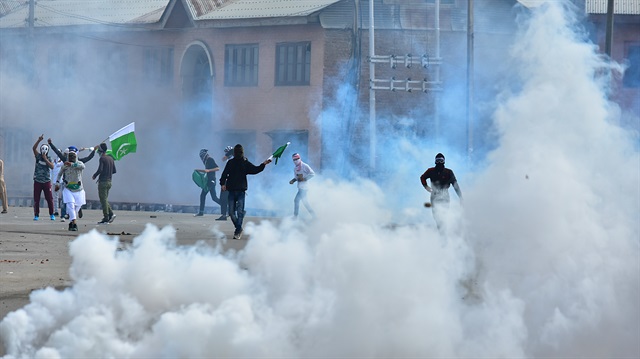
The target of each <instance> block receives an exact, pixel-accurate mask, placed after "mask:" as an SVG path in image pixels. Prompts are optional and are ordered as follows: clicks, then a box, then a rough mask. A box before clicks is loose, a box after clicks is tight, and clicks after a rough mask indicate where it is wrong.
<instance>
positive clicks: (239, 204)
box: [227, 191, 246, 233]
mask: <svg viewBox="0 0 640 359" xmlns="http://www.w3.org/2000/svg"><path fill="white" fill-rule="evenodd" d="M227 192H228V194H229V217H231V222H233V225H234V226H235V227H236V231H235V233H240V232H242V221H244V214H245V213H246V212H245V210H244V198H245V192H244V191H227Z"/></svg>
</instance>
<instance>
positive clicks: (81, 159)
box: [78, 147, 97, 162]
mask: <svg viewBox="0 0 640 359" xmlns="http://www.w3.org/2000/svg"><path fill="white" fill-rule="evenodd" d="M96 148H97V147H94V148H93V150H91V153H89V155H88V156H87V157H84V158H80V159H78V160H79V161H80V162H89V161H91V159H92V158H93V156H94V155H95V154H96Z"/></svg>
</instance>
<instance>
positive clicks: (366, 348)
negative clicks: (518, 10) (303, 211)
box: [0, 2, 640, 358]
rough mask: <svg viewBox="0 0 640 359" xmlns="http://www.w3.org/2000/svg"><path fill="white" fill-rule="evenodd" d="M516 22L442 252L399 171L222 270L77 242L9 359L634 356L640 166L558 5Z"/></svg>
mask: <svg viewBox="0 0 640 359" xmlns="http://www.w3.org/2000/svg"><path fill="white" fill-rule="evenodd" d="M525 20H526V21H525V22H524V25H523V30H522V32H521V33H520V35H519V37H518V41H517V43H516V45H515V46H514V48H513V52H512V58H511V66H514V67H515V69H517V73H518V74H519V75H520V78H519V79H518V81H519V83H518V84H519V86H517V88H518V89H519V90H518V91H517V92H513V93H508V94H505V95H504V96H502V97H501V98H504V99H505V101H504V102H503V103H500V104H499V105H498V109H497V111H496V113H495V116H494V119H495V125H496V128H497V129H498V131H499V133H500V141H499V144H498V146H497V148H496V150H495V151H493V152H491V154H490V155H489V156H488V158H487V160H486V163H485V166H484V167H483V168H481V169H478V170H476V171H475V172H474V173H465V174H464V175H462V176H460V175H458V177H459V181H460V183H461V186H462V190H463V193H464V195H465V202H464V210H462V209H461V208H459V207H457V206H452V207H453V209H454V211H453V212H454V213H453V215H452V219H451V223H449V225H450V228H451V230H450V231H449V232H447V233H446V234H445V235H441V234H440V233H438V231H437V230H435V228H434V226H433V224H432V222H431V217H430V214H429V213H428V212H424V211H425V209H424V208H420V207H421V203H420V202H422V201H421V200H420V199H419V198H418V197H419V196H417V195H416V191H418V190H421V188H419V187H418V186H417V183H418V176H419V172H420V171H422V170H424V169H423V168H420V169H419V170H418V169H416V168H415V165H414V166H413V167H411V166H407V167H404V166H403V165H402V164H401V163H400V165H399V170H398V173H399V174H398V177H397V178H396V179H399V180H398V181H397V182H396V184H397V185H396V186H394V187H391V188H386V187H379V186H378V184H376V183H373V182H371V181H368V180H363V179H355V180H353V181H335V180H329V179H326V178H325V179H322V178H317V179H314V181H313V182H310V183H309V184H310V186H311V187H310V191H309V192H310V201H311V203H313V204H314V205H315V210H316V212H317V214H318V218H317V220H316V221H314V222H311V223H310V224H307V225H305V224H301V223H300V222H293V221H289V220H286V219H285V220H284V221H282V222H281V223H280V224H278V225H276V224H274V223H272V222H269V221H264V222H261V223H258V224H249V225H248V226H247V229H246V232H247V233H248V234H250V235H251V240H250V241H249V242H248V245H247V247H246V248H245V249H244V250H243V251H240V252H238V253H221V252H220V251H219V250H218V249H216V248H218V247H215V246H210V245H209V244H208V243H207V242H202V243H200V244H198V245H196V246H189V247H181V246H177V245H176V244H175V241H174V239H173V238H174V233H173V230H172V229H171V228H169V227H167V228H164V229H161V230H159V229H157V228H155V227H152V226H148V227H147V229H146V230H145V231H144V233H143V234H141V235H140V236H139V237H138V238H136V239H135V240H134V243H133V245H132V247H131V248H129V249H128V250H126V251H117V250H116V248H117V241H116V240H114V239H113V238H107V237H105V236H103V235H100V234H98V233H97V232H91V233H89V234H86V235H82V236H80V237H78V238H77V239H76V240H75V241H74V242H72V243H71V246H70V253H71V255H72V256H73V264H72V267H71V275H72V278H73V280H74V285H73V287H70V288H68V289H66V290H64V291H62V292H59V291H55V290H53V289H52V288H48V289H44V290H40V291H36V292H34V293H33V294H32V296H31V303H30V304H28V305H27V306H25V307H24V308H22V309H20V310H18V311H16V312H13V313H10V314H9V315H7V317H6V318H5V319H4V320H3V321H2V322H1V323H0V334H1V336H2V339H3V341H4V343H5V345H6V347H7V353H8V357H9V358H43V357H49V358H56V357H57V358H65V357H119V358H126V357H210V356H215V357H323V358H326V357H379V358H386V357H460V358H469V357H474V358H478V357H508V358H524V357H536V358H541V357H554V358H559V357H638V356H640V348H639V346H638V335H639V333H640V324H639V323H640V308H639V307H638V305H637V304H638V302H639V300H640V284H639V283H640V281H639V275H640V268H639V253H640V252H639V247H640V243H639V237H640V236H639V234H640V228H639V223H638V218H637V214H638V213H640V189H639V186H638V184H639V183H640V178H639V171H638V163H639V160H640V156H639V154H638V152H637V149H636V148H635V147H634V143H633V140H632V139H631V138H630V136H629V135H628V134H627V133H625V132H624V131H623V130H621V129H620V128H618V127H616V126H615V125H612V121H611V120H612V118H611V114H612V113H615V109H613V108H612V107H613V106H614V105H613V104H612V103H610V102H608V101H607V98H606V96H605V93H606V91H605V90H606V88H605V87H604V85H605V84H603V83H602V82H601V81H600V80H599V79H598V77H597V76H595V75H596V74H597V73H599V71H600V70H601V69H606V68H608V67H609V66H610V64H609V63H608V62H607V61H606V59H604V58H602V57H600V56H599V55H598V54H597V53H596V49H595V47H594V46H593V45H592V44H590V43H588V42H587V41H585V40H584V38H583V37H581V34H580V32H579V27H577V23H576V22H575V19H574V18H573V16H572V13H571V12H570V11H568V9H567V8H566V7H563V6H562V5H561V4H559V3H558V2H550V3H547V4H546V5H545V6H541V7H539V8H537V9H536V10H535V11H534V12H533V13H532V15H531V17H530V18H528V19H525ZM594 79H595V80H594ZM513 88H515V87H512V88H511V89H513ZM398 147H400V148H403V149H406V150H407V153H412V155H414V156H416V158H417V157H418V156H421V157H420V158H421V159H424V158H432V157H433V154H431V153H429V154H428V155H427V153H428V149H424V148H418V147H416V146H415V143H413V144H412V143H409V142H403V143H401V144H399V145H398ZM410 151H413V152H410ZM434 153H435V152H434ZM423 155H424V156H423ZM446 155H447V164H448V165H449V166H451V163H456V162H455V161H456V156H455V155H454V154H451V156H449V154H448V153H446ZM410 157H411V156H409V158H408V161H407V162H409V163H411V162H412V161H411V158H410ZM450 159H451V160H450ZM397 162H401V161H397ZM415 162H417V160H416V161H415ZM453 168H454V170H455V167H453ZM412 182H416V186H415V187H417V189H415V188H411V187H412V185H411V183H412ZM407 188H409V189H407ZM394 196H405V198H408V199H407V200H406V203H412V202H413V201H415V202H417V203H416V205H415V206H414V208H417V209H416V210H415V212H411V211H409V210H407V211H404V212H399V211H396V210H393V208H394V207H393V206H390V205H389V203H390V202H389V201H390V200H391V199H392V197H394ZM425 197H426V195H425ZM454 198H455V197H454ZM453 202H454V203H455V199H454V200H453ZM452 204H453V203H452ZM407 207H409V205H407ZM420 211H422V212H420ZM398 212H399V213H401V215H399V214H398ZM398 217H403V218H402V220H399V221H398V220H397V219H398ZM392 221H393V222H395V223H396V225H389V223H391V222H392Z"/></svg>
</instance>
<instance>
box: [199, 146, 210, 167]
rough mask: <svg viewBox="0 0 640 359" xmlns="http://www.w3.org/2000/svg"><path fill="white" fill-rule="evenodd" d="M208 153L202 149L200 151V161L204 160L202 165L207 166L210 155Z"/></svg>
mask: <svg viewBox="0 0 640 359" xmlns="http://www.w3.org/2000/svg"><path fill="white" fill-rule="evenodd" d="M207 152H208V151H207V150H206V149H204V148H203V149H201V150H200V159H201V160H202V163H204V164H206V161H207V157H209V154H208V153H207Z"/></svg>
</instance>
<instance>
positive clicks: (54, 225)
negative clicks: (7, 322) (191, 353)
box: [0, 207, 263, 354]
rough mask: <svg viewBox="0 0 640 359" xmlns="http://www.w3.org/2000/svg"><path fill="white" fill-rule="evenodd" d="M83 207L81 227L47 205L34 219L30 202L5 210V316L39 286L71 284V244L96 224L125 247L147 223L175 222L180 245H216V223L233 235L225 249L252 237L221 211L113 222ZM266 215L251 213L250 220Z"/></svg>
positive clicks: (1, 226)
mask: <svg viewBox="0 0 640 359" xmlns="http://www.w3.org/2000/svg"><path fill="white" fill-rule="evenodd" d="M83 212H84V216H83V218H82V219H80V220H79V221H78V229H79V231H78V232H70V231H69V230H68V224H69V223H68V221H67V222H65V223H62V222H60V220H59V219H56V220H55V221H51V220H50V219H49V218H48V216H47V215H46V214H47V210H46V208H43V209H41V215H42V217H41V218H40V220H39V221H37V222H36V221H34V220H33V209H32V208H30V207H10V208H9V213H7V214H0V318H4V317H5V316H6V315H7V314H8V313H9V312H11V311H14V310H16V309H19V308H21V307H23V306H25V305H26V304H28V303H29V294H30V293H31V291H33V290H35V289H40V288H44V287H49V286H51V287H56V288H64V287H66V286H69V285H70V284H71V283H70V277H69V266H70V264H71V258H70V256H69V253H68V243H69V242H70V241H72V240H74V239H75V238H76V237H77V236H78V235H79V234H82V233H87V232H89V231H91V230H93V229H96V230H98V231H100V232H102V233H106V234H108V235H113V236H116V235H117V236H119V237H120V242H121V244H122V245H123V246H126V245H127V244H129V243H131V241H132V240H133V238H134V237H135V236H137V235H139V234H140V233H141V232H142V231H143V230H144V227H145V225H146V224H147V223H151V224H154V225H156V226H158V227H160V228H162V227H165V226H167V225H173V226H174V228H176V237H177V242H178V244H179V245H188V244H193V243H195V242H196V241H198V240H203V239H204V240H210V241H211V244H212V245H215V244H216V240H215V237H214V235H213V233H212V232H211V229H212V228H213V227H214V226H218V229H219V230H220V231H222V232H223V233H224V234H225V235H226V237H227V238H229V240H228V241H227V242H226V244H225V249H231V248H233V249H235V250H239V249H242V248H243V247H244V246H245V244H246V241H247V239H248V238H247V236H246V235H245V236H244V237H243V238H242V239H241V240H233V239H231V238H232V236H233V224H232V223H231V220H227V221H215V218H217V217H219V214H218V215H205V216H204V217H194V216H193V214H189V213H172V212H141V211H117V212H116V215H117V217H116V220H115V221H114V222H113V223H112V224H109V225H98V224H97V222H98V221H100V219H101V218H102V211H101V210H83ZM261 219H263V218H259V217H247V218H245V224H246V223H248V222H250V221H256V222H257V221H259V220H261ZM1 351H2V348H0V352H1ZM0 354H1V353H0Z"/></svg>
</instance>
